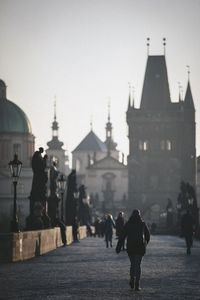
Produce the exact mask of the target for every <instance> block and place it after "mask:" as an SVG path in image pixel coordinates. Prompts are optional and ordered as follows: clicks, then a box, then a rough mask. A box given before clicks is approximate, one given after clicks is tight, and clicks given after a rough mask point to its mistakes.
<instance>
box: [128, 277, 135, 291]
mask: <svg viewBox="0 0 200 300" xmlns="http://www.w3.org/2000/svg"><path fill="white" fill-rule="evenodd" d="M129 284H130V286H131V288H132V289H134V287H135V278H134V277H133V278H131V279H130V282H129Z"/></svg>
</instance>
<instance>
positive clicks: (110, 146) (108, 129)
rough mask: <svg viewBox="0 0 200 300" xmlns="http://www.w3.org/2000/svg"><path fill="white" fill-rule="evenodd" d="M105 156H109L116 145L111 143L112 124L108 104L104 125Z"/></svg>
mask: <svg viewBox="0 0 200 300" xmlns="http://www.w3.org/2000/svg"><path fill="white" fill-rule="evenodd" d="M105 144H106V146H107V154H108V156H110V154H111V150H115V149H116V146H117V144H116V143H115V142H114V141H113V138H112V123H111V122H110V103H109V104H108V122H107V123H106V141H105Z"/></svg>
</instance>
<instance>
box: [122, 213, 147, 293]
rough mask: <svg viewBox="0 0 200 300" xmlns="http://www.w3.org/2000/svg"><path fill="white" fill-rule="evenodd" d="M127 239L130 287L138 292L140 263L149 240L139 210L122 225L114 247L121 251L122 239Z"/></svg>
mask: <svg viewBox="0 0 200 300" xmlns="http://www.w3.org/2000/svg"><path fill="white" fill-rule="evenodd" d="M126 237H127V253H128V256H129V259H130V262H131V267H130V286H131V288H132V289H133V288H134V287H135V290H136V291H140V290H141V288H140V276H141V261H142V257H143V256H144V254H145V252H146V245H147V244H148V242H149V240H150V233H149V230H148V227H147V225H146V224H145V222H143V221H142V219H141V216H140V211H139V210H134V211H133V213H132V215H131V217H130V219H129V220H128V222H127V223H126V224H125V225H124V228H123V230H122V233H121V234H120V236H119V240H118V243H117V247H116V252H117V253H119V252H120V251H121V248H122V245H123V242H124V239H125V238H126Z"/></svg>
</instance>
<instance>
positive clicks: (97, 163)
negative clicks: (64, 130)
mask: <svg viewBox="0 0 200 300" xmlns="http://www.w3.org/2000/svg"><path fill="white" fill-rule="evenodd" d="M116 147H117V144H116V143H115V142H114V141H113V137H112V123H111V122H110V113H109V114H108V121H107V123H106V139H105V142H102V141H101V140H100V139H99V138H98V137H97V135H96V134H95V133H94V132H93V130H91V131H90V132H89V134H88V135H87V136H86V137H85V138H84V139H83V140H82V142H81V143H80V144H79V145H78V146H77V147H76V148H75V150H74V151H73V152H72V168H73V169H76V172H77V181H78V184H79V185H80V184H84V185H85V186H86V188H87V194H89V195H90V201H91V205H92V206H93V209H94V211H95V212H96V214H105V213H112V214H114V215H115V214H116V213H117V212H118V211H119V210H121V209H125V208H126V200H127V188H128V170H127V166H126V165H125V164H124V162H120V161H119V151H118V150H117V148H116Z"/></svg>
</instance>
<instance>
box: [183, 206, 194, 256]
mask: <svg viewBox="0 0 200 300" xmlns="http://www.w3.org/2000/svg"><path fill="white" fill-rule="evenodd" d="M194 232H195V220H194V218H193V217H192V215H191V213H190V211H189V210H187V212H186V214H185V215H183V217H182V219H181V236H183V237H184V238H185V242H186V247H187V252H186V253H187V255H190V254H191V247H192V244H193V235H194Z"/></svg>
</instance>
